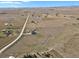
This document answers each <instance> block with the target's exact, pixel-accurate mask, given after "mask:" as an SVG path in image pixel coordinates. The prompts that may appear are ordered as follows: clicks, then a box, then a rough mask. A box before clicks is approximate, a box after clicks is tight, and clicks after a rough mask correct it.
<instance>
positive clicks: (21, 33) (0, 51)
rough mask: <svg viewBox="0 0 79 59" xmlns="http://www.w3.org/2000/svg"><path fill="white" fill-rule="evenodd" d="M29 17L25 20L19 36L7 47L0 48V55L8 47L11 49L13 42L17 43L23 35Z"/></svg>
mask: <svg viewBox="0 0 79 59" xmlns="http://www.w3.org/2000/svg"><path fill="white" fill-rule="evenodd" d="M29 16H30V15H28V16H27V19H26V21H25V23H24V25H23V28H22V30H21V32H20V34H19V36H18V37H17V38H16V39H15V40H14V41H12V42H11V43H10V44H8V45H7V46H5V47H4V48H2V49H1V50H0V54H1V53H2V52H4V51H5V50H7V49H8V48H9V47H11V46H12V45H13V44H14V43H15V42H17V41H18V40H19V39H20V38H21V36H22V35H23V32H24V30H25V27H26V24H27V22H28V20H29Z"/></svg>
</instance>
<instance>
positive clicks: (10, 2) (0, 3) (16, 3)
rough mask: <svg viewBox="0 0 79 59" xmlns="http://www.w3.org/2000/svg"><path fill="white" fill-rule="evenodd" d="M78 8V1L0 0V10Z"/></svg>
mask: <svg viewBox="0 0 79 59" xmlns="http://www.w3.org/2000/svg"><path fill="white" fill-rule="evenodd" d="M59 6H79V1H27V0H0V8H25V7H59Z"/></svg>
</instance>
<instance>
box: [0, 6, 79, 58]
mask: <svg viewBox="0 0 79 59" xmlns="http://www.w3.org/2000/svg"><path fill="white" fill-rule="evenodd" d="M28 14H29V15H30V17H29V20H28V22H27V25H26V29H25V30H24V32H23V35H22V37H21V38H20V39H19V40H18V41H17V42H16V43H15V44H14V45H12V46H11V47H9V48H8V49H6V50H5V51H4V52H3V53H1V54H0V57H9V56H11V55H12V56H14V57H27V54H29V55H30V54H31V55H32V54H33V53H35V55H36V57H37V56H38V57H52V58H53V57H56V58H57V57H67V58H68V57H79V45H78V44H79V7H49V8H24V9H17V8H16V9H0V49H2V48H3V47H5V46H6V45H8V44H9V43H11V42H12V41H13V40H15V39H16V38H17V36H18V35H19V34H20V32H21V30H22V27H23V25H24V22H25V20H26V18H27V16H28ZM45 53H46V54H47V53H49V55H51V56H45V55H44V54H45ZM39 54H40V56H39ZM32 56H33V55H32Z"/></svg>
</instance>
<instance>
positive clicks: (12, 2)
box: [0, 1, 21, 4]
mask: <svg viewBox="0 0 79 59" xmlns="http://www.w3.org/2000/svg"><path fill="white" fill-rule="evenodd" d="M0 3H3V4H4V3H6V4H21V2H14V1H0Z"/></svg>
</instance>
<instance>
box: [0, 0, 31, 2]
mask: <svg viewBox="0 0 79 59" xmlns="http://www.w3.org/2000/svg"><path fill="white" fill-rule="evenodd" d="M1 1H2V2H3V1H5V2H11V1H12V2H13V1H15V2H17V1H23V2H28V1H30V0H0V2H1Z"/></svg>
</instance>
